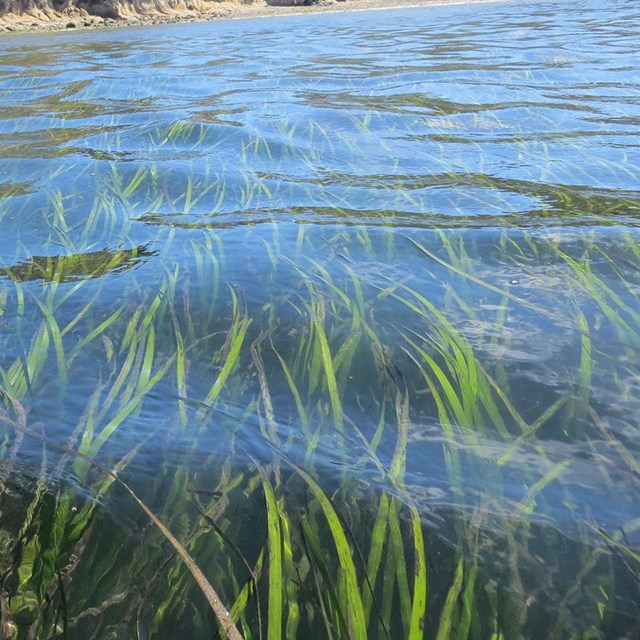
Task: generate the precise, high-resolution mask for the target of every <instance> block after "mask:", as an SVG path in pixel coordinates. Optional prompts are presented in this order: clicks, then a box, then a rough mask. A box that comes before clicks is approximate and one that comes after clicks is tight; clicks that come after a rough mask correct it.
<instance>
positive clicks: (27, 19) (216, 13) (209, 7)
mask: <svg viewBox="0 0 640 640" xmlns="http://www.w3.org/2000/svg"><path fill="white" fill-rule="evenodd" d="M499 1H504V0H248V1H244V2H242V1H241V0H97V1H96V0H66V1H65V2H64V3H60V2H59V0H0V33H6V32H14V33H16V32H17V33H25V32H43V31H70V30H77V29H78V30H79V29H82V30H85V29H105V28H114V27H135V26H149V25H155V24H174V23H183V22H206V21H212V20H234V19H241V18H262V17H272V16H282V15H294V14H305V13H319V12H325V13H335V12H343V11H365V10H380V9H393V8H417V7H426V6H442V5H455V4H470V3H486V2H499Z"/></svg>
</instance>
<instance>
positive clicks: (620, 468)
mask: <svg viewBox="0 0 640 640" xmlns="http://www.w3.org/2000/svg"><path fill="white" fill-rule="evenodd" d="M141 184H142V183H141ZM138 188H141V187H138ZM185 198H186V199H188V198H189V195H188V194H186V195H185ZM63 213H64V212H62V211H60V213H59V216H58V222H59V224H60V222H61V221H64V215H63ZM58 226H59V225H58ZM162 233H164V232H162ZM231 233H234V232H231ZM240 235H241V236H242V235H244V236H245V238H244V239H242V238H241V243H244V242H250V243H251V246H252V251H251V255H250V256H249V255H247V264H245V265H243V267H242V268H246V269H247V270H248V271H249V272H253V273H254V277H255V278H257V281H256V282H255V283H254V285H252V286H251V287H250V288H246V287H245V288H243V285H242V280H243V278H244V277H245V276H244V275H242V269H241V268H240V267H239V265H238V263H237V260H236V259H235V258H234V259H230V258H229V256H228V255H227V252H228V249H227V248H226V246H227V243H226V242H225V237H224V232H221V231H217V230H205V231H204V232H199V238H200V240H199V241H198V242H195V241H194V240H193V239H192V237H189V236H185V237H180V236H178V235H176V234H175V233H174V231H173V230H171V231H170V233H169V234H168V235H167V234H164V235H163V239H162V247H163V249H162V253H163V255H164V256H173V255H180V256H181V259H180V262H175V263H174V262H173V259H172V258H161V257H158V256H152V254H151V253H149V252H148V251H147V250H144V251H141V250H139V249H135V250H131V251H128V250H121V251H119V252H117V253H114V254H113V255H108V254H107V253H106V252H101V253H99V254H98V253H93V254H87V255H89V256H90V258H89V257H87V258H83V257H82V256H80V257H79V258H77V259H76V258H66V259H57V260H50V261H48V262H47V265H46V267H44V266H41V265H40V264H39V263H38V262H37V261H36V260H35V259H34V261H33V262H32V264H31V265H29V266H26V265H25V266H21V267H19V268H13V267H5V269H4V273H5V278H4V279H3V280H2V285H1V288H0V304H1V306H0V309H1V310H2V312H3V315H4V317H5V318H8V322H10V323H11V327H10V328H9V327H7V326H6V323H5V330H4V331H3V332H2V352H3V353H4V354H5V356H4V359H3V363H4V364H3V367H2V369H1V370H0V375H1V380H2V384H1V392H0V393H1V395H2V409H1V411H0V420H1V421H2V424H3V429H4V437H3V444H2V456H3V460H4V462H3V465H2V475H3V483H2V486H3V491H2V498H1V499H2V512H3V514H11V515H10V517H9V518H6V517H5V518H3V534H2V536H3V544H2V573H3V576H4V578H3V582H2V584H3V591H2V594H3V595H2V608H3V621H4V622H3V624H4V633H5V635H7V634H8V637H13V636H15V637H20V638H21V637H38V638H40V637H41V638H46V637H50V636H51V635H57V634H61V635H68V636H71V637H108V636H110V635H115V636H117V637H123V636H126V637H176V634H177V635H178V636H180V637H186V635H189V636H190V637H200V636H204V635H208V634H210V633H211V632H212V631H213V630H214V629H216V628H218V632H219V633H222V634H223V635H224V631H223V630H224V629H226V634H227V635H229V637H232V638H233V637H247V638H248V637H266V638H279V637H288V638H293V637H332V638H352V637H356V638H369V637H382V638H387V637H393V638H399V637H406V638H422V637H429V638H437V639H443V640H444V639H445V638H454V637H455V638H518V637H522V638H530V637H534V636H538V637H542V636H544V637H549V638H554V637H557V638H567V637H571V638H595V637H618V635H619V634H621V633H629V632H631V631H632V630H633V629H636V630H637V629H638V627H637V622H638V618H637V611H636V610H635V608H634V607H635V605H633V604H632V603H633V601H634V598H635V596H636V595H637V594H638V584H639V579H640V574H639V564H638V560H639V558H638V554H637V544H635V543H634V542H632V540H635V541H637V539H638V531H639V530H640V521H639V520H637V519H634V518H633V517H631V516H629V517H628V518H626V519H625V518H624V515H622V517H623V521H621V522H620V526H617V527H615V528H614V529H608V528H607V527H603V526H601V525H600V524H599V522H598V520H597V519H596V518H595V517H594V518H593V519H591V518H590V517H589V516H588V512H586V511H584V510H583V509H581V508H580V507H579V506H576V504H577V503H579V502H580V500H582V499H583V498H582V496H581V492H582V489H581V487H580V484H579V483H580V481H581V475H580V471H579V470H577V471H574V470H573V467H576V466H577V467H579V466H580V464H582V461H581V460H580V456H584V457H585V459H587V460H588V461H589V469H590V472H596V471H597V473H598V474H600V476H599V478H597V479H596V478H594V477H591V478H590V479H589V480H590V482H591V483H593V484H594V485H599V486H600V487H602V488H603V489H602V494H603V495H605V496H614V495H615V496H616V499H619V500H620V504H621V509H622V510H621V514H624V513H629V514H631V513H632V511H633V506H632V505H633V502H634V500H635V499H634V497H633V496H634V495H636V492H637V489H638V481H639V470H640V463H639V461H638V458H637V447H636V446H635V444H634V442H635V440H634V436H633V435H632V434H626V435H625V434H624V433H623V432H620V431H619V430H618V429H616V428H615V427H613V428H612V423H610V421H614V422H615V413H612V407H611V405H610V404H609V403H610V402H611V399H610V397H609V396H610V394H614V395H617V396H618V405H617V406H618V408H619V409H620V410H622V411H623V410H624V405H625V402H628V403H629V406H630V407H631V408H633V406H635V405H634V402H635V399H634V396H633V394H632V395H629V393H630V389H631V388H632V387H630V386H629V385H633V384H634V382H633V380H634V375H635V374H634V373H633V371H634V369H633V365H632V364H631V363H632V362H633V358H634V357H635V354H637V349H638V340H639V339H640V334H639V331H638V329H639V326H640V325H639V324H638V320H639V317H640V316H639V315H638V312H637V308H638V306H637V288H636V283H635V282H634V280H633V278H634V277H635V276H634V275H633V274H634V273H636V272H637V271H638V267H640V250H639V248H638V244H637V239H636V237H635V235H634V234H631V233H630V232H622V233H621V234H620V238H619V241H617V242H616V244H615V247H613V249H614V250H615V253H614V252H613V250H612V251H611V252H609V251H608V250H607V247H606V246H603V245H602V243H599V242H597V241H595V240H594V238H593V237H592V236H591V235H590V232H580V231H577V232H575V233H574V234H573V235H572V237H571V240H570V242H563V241H559V240H558V239H557V238H554V237H553V236H551V235H549V234H547V233H546V232H538V231H536V230H532V231H530V232H528V231H520V232H517V233H514V232H512V231H511V230H510V229H509V228H508V227H505V228H503V229H502V230H497V231H496V232H495V233H494V234H493V235H492V236H491V237H490V239H489V241H487V242H483V244H482V247H483V248H482V249H481V247H480V246H479V245H478V238H477V237H476V236H472V235H470V234H468V233H466V232H465V231H464V230H462V231H457V232H444V231H416V230H412V231H407V232H406V233H404V232H400V233H399V232H397V231H395V230H394V229H392V228H384V227H382V228H367V227H364V226H363V227H342V228H335V229H333V230H329V231H328V232H324V231H322V232H321V233H320V234H319V233H318V231H317V230H316V229H314V228H313V227H304V226H301V227H297V228H296V226H295V225H291V224H278V223H273V224H269V225H267V226H263V227H261V228H260V229H259V230H257V231H256V232H255V233H253V232H251V231H242V233H241V234H240ZM251 235H254V237H253V239H250V240H247V239H246V236H251ZM318 243H320V244H321V245H322V246H321V248H320V251H318ZM234 246H235V245H234ZM236 248H237V247H236ZM489 249H490V251H491V259H490V261H487V260H485V259H482V260H478V257H479V256H480V255H482V251H488V250H489ZM478 252H480V253H478ZM318 253H323V254H324V260H322V261H321V260H319V258H318V257H317V254H318ZM129 255H130V256H131V258H128V256H129ZM145 256H151V257H150V258H149V262H148V263H147V264H146V265H145V264H144V263H140V265H139V268H137V269H133V270H129V271H122V265H123V264H125V263H124V260H127V259H135V260H140V259H142V260H144V259H145ZM400 256H402V261H401V262H399V259H400ZM327 257H329V262H327V260H326V258H327ZM489 263H490V264H489ZM76 264H77V265H81V267H78V268H76V267H75V266H69V265H76ZM327 264H330V265H331V267H330V269H329V268H328V267H327V266H324V265H327ZM594 264H597V265H599V266H598V271H597V272H594V269H593V265H594ZM255 265H261V268H260V269H257V270H255V269H254V266H255ZM393 265H395V267H394V266H393ZM398 265H400V266H398ZM545 265H548V266H547V267H545ZM393 268H395V269H396V272H395V273H393V272H391V271H390V269H393ZM109 269H115V270H119V271H120V272H119V273H118V274H117V275H112V276H110V275H109V274H108V272H109ZM239 269H240V272H239ZM76 272H81V273H77V274H76ZM513 274H518V275H517V277H515V276H514V275H513ZM86 276H94V277H86ZM125 276H126V280H124V278H125ZM34 277H38V278H40V281H39V284H38V286H36V287H34V286H33V285H32V284H31V283H32V282H33V281H34ZM123 282H126V285H125V286H124V288H123V287H122V283H123ZM550 284H552V285H553V286H550ZM114 286H116V287H117V290H118V291H119V292H120V293H119V295H117V296H115V295H113V293H114ZM76 299H77V302H76ZM523 325H528V326H529V327H530V328H531V327H536V326H538V327H543V328H544V330H545V332H546V333H547V334H548V336H549V337H550V339H551V340H556V339H558V335H560V336H561V338H560V339H559V342H558V344H557V345H553V344H552V345H551V346H552V348H556V349H558V353H557V354H555V355H551V356H549V360H546V361H544V362H543V366H545V367H548V366H549V362H551V363H554V362H555V363H557V365H558V367H559V368H558V369H557V370H556V372H555V373H554V375H556V376H557V375H558V372H560V377H559V378H558V379H557V380H556V381H555V383H554V384H553V385H552V386H551V385H548V384H545V383H546V382H547V381H545V380H543V379H540V378H537V379H536V376H535V375H534V377H533V381H532V380H528V381H527V379H526V375H525V376H524V378H523V371H522V369H521V368H519V366H518V357H517V355H515V356H514V353H515V351H517V345H516V346H514V345H513V341H514V340H516V341H519V339H518V337H517V331H521V330H522V327H523ZM558 331H559V333H558ZM531 335H535V332H534V331H531ZM541 335H544V334H541ZM605 336H606V342H605V341H604V337H605ZM603 344H607V345H608V347H607V351H606V352H603V351H602V345H603ZM9 354H15V355H14V356H12V358H13V359H12V358H11V357H8V356H9ZM627 362H628V363H630V364H629V365H627V364H625V363H627ZM560 363H561V364H560ZM629 367H631V368H629ZM525 373H526V372H525ZM529 373H531V372H529ZM548 373H549V374H551V371H549V372H548ZM605 381H606V382H605ZM523 385H524V386H523ZM545 387H546V390H545ZM594 387H595V388H598V389H600V391H599V394H600V397H594V395H593V392H592V389H593V388H594ZM77 388H81V389H82V392H81V397H77V394H76V392H75V391H74V389H77ZM524 388H527V389H528V391H529V393H530V394H532V395H534V394H535V401H534V402H532V401H531V398H530V397H529V396H528V395H527V394H525V395H523V394H522V390H523V389H524ZM56 416H67V417H69V418H71V417H73V416H75V418H76V420H77V422H75V423H72V422H69V423H68V425H65V426H64V431H66V433H67V435H66V439H65V440H59V439H57V440H56V441H54V440H53V439H52V438H51V437H50V436H49V435H48V431H49V424H50V422H51V421H52V420H56V419H57V418H56ZM59 431H60V429H59V428H58V432H59ZM629 438H630V439H629ZM563 443H565V445H564V448H563ZM574 447H575V450H576V451H580V452H582V453H580V455H579V456H578V457H576V455H575V454H570V455H567V454H568V452H571V451H573V448H574ZM563 451H564V453H563ZM141 459H142V460H143V463H142V465H141V466H140V467H139V469H140V470H139V471H136V469H137V467H138V461H139V460H141ZM149 460H155V462H154V463H153V466H152V467H150V466H149ZM149 474H151V475H149ZM430 477H431V482H435V486H434V489H433V492H432V494H431V495H430V491H429V488H428V486H429V484H430V480H429V478H430ZM29 478H31V480H29ZM421 483H423V484H421ZM559 496H560V498H559ZM558 500H561V502H562V504H563V505H565V507H564V508H565V509H566V510H567V512H566V513H568V514H569V516H570V520H571V522H570V524H568V523H567V522H564V523H563V522H562V516H560V515H558V514H557V512H556V511H555V510H557V508H558V504H557V503H558ZM627 500H631V504H629V503H627V504H628V506H624V505H625V502H626V501H627ZM572 503H573V506H571V505H572ZM572 509H573V512H572V511H571V510H572ZM587 509H588V507H587ZM537 514H540V515H539V516H538V515H537ZM559 549H562V552H561V553H559ZM552 559H553V560H552ZM551 562H553V565H551V564H550V563H551ZM543 567H544V568H543ZM569 575H570V576H571V579H570V580H567V576H569ZM634 594H635V595H634ZM207 600H208V601H209V602H208V603H207ZM621 603H622V605H621ZM625 603H626V604H625ZM551 608H553V610H552V611H551ZM227 612H228V621H227V618H226V616H227ZM12 630H13V631H12ZM187 630H188V631H187ZM136 634H137V635H136ZM617 634H618V635H617Z"/></svg>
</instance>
